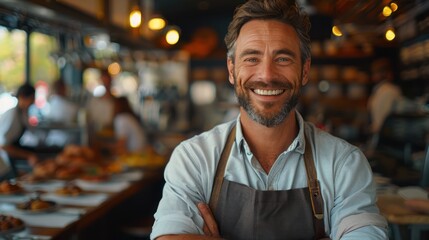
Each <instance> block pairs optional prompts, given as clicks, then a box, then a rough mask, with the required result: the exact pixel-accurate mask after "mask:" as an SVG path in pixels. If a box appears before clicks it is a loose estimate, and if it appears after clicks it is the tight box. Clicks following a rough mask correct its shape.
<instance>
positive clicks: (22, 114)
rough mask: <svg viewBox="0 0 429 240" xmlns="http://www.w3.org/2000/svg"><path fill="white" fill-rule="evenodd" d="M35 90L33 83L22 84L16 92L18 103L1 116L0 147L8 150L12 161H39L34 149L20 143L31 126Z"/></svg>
mask: <svg viewBox="0 0 429 240" xmlns="http://www.w3.org/2000/svg"><path fill="white" fill-rule="evenodd" d="M35 92H36V91H35V89H34V87H33V86H32V85H30V84H24V85H21V86H20V87H19V88H18V90H17V93H16V97H17V100H18V103H17V105H16V106H15V107H14V108H11V109H9V110H8V111H7V112H5V113H4V114H3V115H2V116H1V118H0V123H1V124H0V147H1V148H2V149H4V150H5V151H6V152H7V154H8V155H9V158H10V159H11V161H12V162H13V161H16V160H27V161H28V163H29V164H30V165H34V164H35V163H36V162H37V161H38V158H37V155H36V153H35V152H33V151H32V149H30V148H27V147H25V146H22V145H21V144H20V139H21V137H22V135H23V134H24V132H25V130H27V129H28V128H29V113H28V109H29V107H30V106H31V105H32V104H33V103H34V99H35Z"/></svg>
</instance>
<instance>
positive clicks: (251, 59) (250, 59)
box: [244, 58, 258, 63]
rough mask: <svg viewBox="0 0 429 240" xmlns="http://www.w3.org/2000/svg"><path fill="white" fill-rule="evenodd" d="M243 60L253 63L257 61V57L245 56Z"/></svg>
mask: <svg viewBox="0 0 429 240" xmlns="http://www.w3.org/2000/svg"><path fill="white" fill-rule="evenodd" d="M244 61H245V62H251V63H255V62H258V59H257V58H246V59H245V60H244Z"/></svg>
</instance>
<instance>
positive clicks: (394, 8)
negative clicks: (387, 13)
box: [390, 2, 399, 12]
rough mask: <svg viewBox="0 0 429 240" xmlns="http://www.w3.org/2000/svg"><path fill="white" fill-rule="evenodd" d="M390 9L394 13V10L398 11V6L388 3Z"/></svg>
mask: <svg viewBox="0 0 429 240" xmlns="http://www.w3.org/2000/svg"><path fill="white" fill-rule="evenodd" d="M390 8H391V9H392V11H394V12H396V10H398V8H399V7H398V4H396V3H395V2H391V3H390Z"/></svg>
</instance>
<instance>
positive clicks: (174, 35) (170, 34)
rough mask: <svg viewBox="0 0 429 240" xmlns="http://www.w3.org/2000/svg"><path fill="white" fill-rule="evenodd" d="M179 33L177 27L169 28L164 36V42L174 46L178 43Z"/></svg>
mask: <svg viewBox="0 0 429 240" xmlns="http://www.w3.org/2000/svg"><path fill="white" fill-rule="evenodd" d="M179 38H180V33H179V29H178V28H177V27H172V28H170V29H169V30H168V31H167V33H166V34H165V40H166V42H167V43H168V44H170V45H174V44H176V43H177V42H179Z"/></svg>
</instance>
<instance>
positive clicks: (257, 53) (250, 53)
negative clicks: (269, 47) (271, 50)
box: [238, 49, 262, 58]
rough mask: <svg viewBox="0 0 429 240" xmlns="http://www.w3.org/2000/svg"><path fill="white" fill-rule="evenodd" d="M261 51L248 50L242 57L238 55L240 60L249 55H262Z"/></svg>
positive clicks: (241, 54)
mask: <svg viewBox="0 0 429 240" xmlns="http://www.w3.org/2000/svg"><path fill="white" fill-rule="evenodd" d="M261 54H262V53H261V51H259V50H256V49H246V50H244V51H243V52H242V53H240V55H238V56H239V57H240V58H242V57H244V56H247V55H261Z"/></svg>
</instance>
